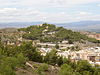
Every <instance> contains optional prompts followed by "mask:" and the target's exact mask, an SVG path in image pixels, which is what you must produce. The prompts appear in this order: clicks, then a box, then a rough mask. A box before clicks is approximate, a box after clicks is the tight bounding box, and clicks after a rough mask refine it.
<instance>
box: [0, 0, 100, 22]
mask: <svg viewBox="0 0 100 75" xmlns="http://www.w3.org/2000/svg"><path fill="white" fill-rule="evenodd" d="M81 20H100V0H0V22H29V21H31V22H34V21H35V22H36V21H45V22H56V23H59V22H60V23H61V22H73V21H81Z"/></svg>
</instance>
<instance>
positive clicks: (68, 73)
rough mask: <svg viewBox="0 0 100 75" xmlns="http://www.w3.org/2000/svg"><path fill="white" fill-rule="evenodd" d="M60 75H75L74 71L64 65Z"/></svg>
mask: <svg viewBox="0 0 100 75" xmlns="http://www.w3.org/2000/svg"><path fill="white" fill-rule="evenodd" d="M59 75H73V69H72V68H71V66H70V65H68V64H63V65H62V66H61V70H60V73H59Z"/></svg>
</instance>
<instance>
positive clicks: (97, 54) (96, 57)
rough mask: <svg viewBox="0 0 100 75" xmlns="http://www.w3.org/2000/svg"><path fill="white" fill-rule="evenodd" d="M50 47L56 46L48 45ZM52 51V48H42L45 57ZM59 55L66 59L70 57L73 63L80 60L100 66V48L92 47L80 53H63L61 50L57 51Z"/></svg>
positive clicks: (68, 51)
mask: <svg viewBox="0 0 100 75" xmlns="http://www.w3.org/2000/svg"><path fill="white" fill-rule="evenodd" d="M43 45H44V44H43ZM45 45H46V44H45ZM48 45H49V46H54V44H48ZM71 46H73V45H70V47H71ZM51 50H52V48H40V51H41V54H42V55H43V56H45V55H46V53H48V52H50V51H51ZM57 55H59V56H62V57H64V58H69V57H70V59H71V61H72V62H77V61H79V60H87V61H88V62H89V63H90V64H92V65H95V64H97V65H100V47H91V48H86V49H83V50H79V51H71V50H65V51H61V50H60V49H57Z"/></svg>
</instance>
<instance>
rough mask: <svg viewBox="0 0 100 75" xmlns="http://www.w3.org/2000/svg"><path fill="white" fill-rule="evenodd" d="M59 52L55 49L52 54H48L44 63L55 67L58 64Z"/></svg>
mask: <svg viewBox="0 0 100 75" xmlns="http://www.w3.org/2000/svg"><path fill="white" fill-rule="evenodd" d="M56 53H57V51H56V50H55V49H53V50H52V51H51V52H49V53H47V54H46V56H45V57H44V62H46V63H48V64H51V65H55V64H56V62H57V58H58V56H57V54H56Z"/></svg>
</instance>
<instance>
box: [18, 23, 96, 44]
mask: <svg viewBox="0 0 100 75" xmlns="http://www.w3.org/2000/svg"><path fill="white" fill-rule="evenodd" d="M19 31H23V32H24V34H23V38H25V39H29V40H40V41H41V42H53V43H58V42H61V41H63V40H67V41H69V42H70V43H71V42H72V43H73V42H75V41H80V42H82V41H89V42H98V41H97V40H96V39H94V38H89V37H87V36H86V35H84V34H80V32H76V31H72V30H69V29H65V28H63V27H57V26H55V25H53V24H47V23H44V24H40V25H33V26H29V27H27V28H21V29H19Z"/></svg>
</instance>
